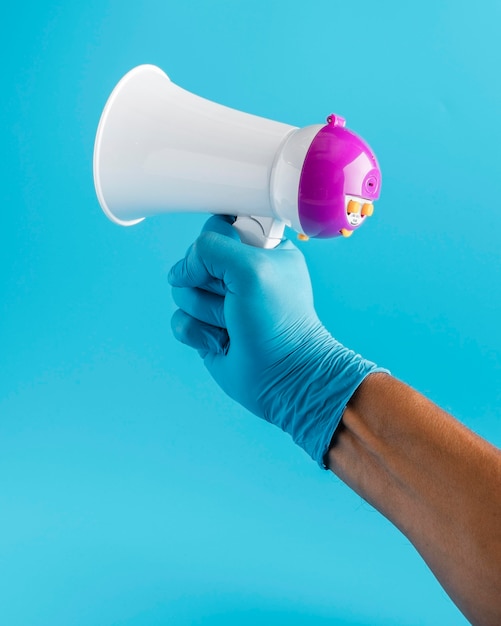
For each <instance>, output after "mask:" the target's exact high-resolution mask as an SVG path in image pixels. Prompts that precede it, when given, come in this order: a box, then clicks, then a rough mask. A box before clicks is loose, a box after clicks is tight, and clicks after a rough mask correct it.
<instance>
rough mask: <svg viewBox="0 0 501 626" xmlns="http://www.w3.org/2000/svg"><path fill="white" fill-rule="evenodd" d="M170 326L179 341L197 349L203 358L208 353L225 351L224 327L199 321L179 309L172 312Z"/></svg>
mask: <svg viewBox="0 0 501 626" xmlns="http://www.w3.org/2000/svg"><path fill="white" fill-rule="evenodd" d="M171 326H172V332H173V334H174V337H175V338H176V339H177V340H178V341H180V342H181V343H184V344H186V345H187V346H190V347H191V348H195V350H198V351H199V352H200V355H201V356H202V357H203V358H204V357H205V356H206V355H207V354H208V353H212V354H225V353H226V350H227V348H228V343H229V338H228V333H227V332H226V330H225V329H224V328H218V327H217V326H212V325H211V324H206V323H205V322H201V321H200V320H197V319H195V318H194V317H191V315H188V314H187V313H185V312H184V311H181V309H178V310H177V311H175V312H174V315H173V316H172V319H171Z"/></svg>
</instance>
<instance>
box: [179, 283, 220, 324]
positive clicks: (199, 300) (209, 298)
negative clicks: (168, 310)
mask: <svg viewBox="0 0 501 626" xmlns="http://www.w3.org/2000/svg"><path fill="white" fill-rule="evenodd" d="M172 297H173V299H174V302H175V303H176V304H177V306H178V307H179V308H180V309H182V310H183V311H184V312H185V313H188V315H191V317H195V318H196V319H198V320H200V321H201V322H205V323H206V324H210V325H211V326H218V327H219V328H226V323H225V320H224V298H223V297H222V296H219V295H217V294H214V293H211V292H209V291H205V290H204V289H197V288H195V287H173V288H172Z"/></svg>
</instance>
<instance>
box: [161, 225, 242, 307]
mask: <svg viewBox="0 0 501 626" xmlns="http://www.w3.org/2000/svg"><path fill="white" fill-rule="evenodd" d="M226 225H227V226H228V227H230V228H232V227H231V226H229V224H226ZM242 248H244V246H243V245H242V244H241V243H240V241H236V240H235V239H233V238H232V237H229V236H226V235H222V234H220V233H216V232H214V231H205V232H202V234H201V235H200V236H199V237H198V239H197V240H196V241H195V243H193V244H192V245H191V246H190V247H189V248H188V251H187V253H186V256H185V257H184V259H181V260H180V261H178V262H177V263H176V264H175V265H174V266H173V267H172V268H171V270H170V272H169V276H168V280H169V282H170V284H171V285H172V286H173V287H202V288H204V289H209V290H211V291H214V292H215V293H219V294H221V295H222V294H224V293H225V288H224V286H225V275H226V272H227V270H228V268H229V267H231V266H233V265H234V264H235V263H238V259H239V257H241V256H242Z"/></svg>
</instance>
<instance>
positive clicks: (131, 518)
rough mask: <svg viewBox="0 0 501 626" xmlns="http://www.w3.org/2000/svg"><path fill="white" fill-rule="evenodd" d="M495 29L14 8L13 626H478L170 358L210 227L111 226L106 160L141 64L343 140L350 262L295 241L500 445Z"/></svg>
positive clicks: (429, 20) (333, 9)
mask: <svg viewBox="0 0 501 626" xmlns="http://www.w3.org/2000/svg"><path fill="white" fill-rule="evenodd" d="M500 20H501V5H500V4H499V3H498V2H497V1H496V0H492V1H489V2H488V1H485V2H482V3H471V2H462V1H459V0H448V1H445V0H442V1H439V2H431V1H428V2H422V3H412V4H411V3H403V2H398V1H396V0H395V1H394V2H379V3H375V2H367V1H359V2H356V3H355V2H334V1H332V0H329V1H322V0H310V1H309V2H302V3H297V2H296V3H291V2H286V1H285V0H283V1H280V2H272V1H270V0H251V1H245V2H229V1H226V2H225V1H223V0H213V1H207V2H202V1H197V2H189V1H187V2H184V3H182V2H180V1H179V0H175V1H170V0H169V1H162V2H161V1H159V0H158V1H154V0H146V1H143V2H141V3H127V2H123V1H122V2H119V1H117V0H116V1H110V0H87V1H86V2H85V3H76V2H73V3H70V2H67V3H63V2H56V1H50V0H46V1H45V2H40V3H32V4H30V3H26V2H24V3H10V4H9V5H8V7H7V8H5V7H4V9H3V19H2V25H1V26H0V28H1V40H0V41H1V43H0V46H1V49H2V58H3V60H2V81H1V87H0V88H1V90H2V94H1V104H0V106H1V110H2V113H1V114H2V125H1V130H0V133H1V146H2V151H1V155H2V168H1V172H2V222H1V228H0V278H1V282H0V290H1V291H0V368H1V377H0V415H1V419H0V623H2V624H5V625H7V624H8V625H9V626H28V625H29V626H49V625H50V626H103V625H117V626H118V625H120V626H154V625H155V626H156V625H159V624H162V625H163V624H172V625H173V626H188V625H195V626H199V625H200V626H202V625H203V626H216V625H217V626H225V625H229V624H231V625H234V624H239V625H240V624H241V625H246V624H256V623H258V622H260V623H263V624H267V625H270V626H278V625H287V626H295V625H301V626H308V625H310V624H311V625H318V626H323V625H324V624H325V625H327V624H332V623H335V624H346V625H350V626H355V625H361V624H370V625H372V626H374V625H378V624H381V625H383V624H384V625H385V626H387V625H398V626H404V625H418V624H419V625H436V624H448V625H449V626H456V625H462V624H465V623H466V622H465V620H464V618H462V616H461V615H460V614H459V612H458V611H457V609H456V608H455V607H454V606H453V605H452V603H451V602H450V601H449V600H448V598H447V597H446V595H445V594H444V592H443V591H442V590H441V588H440V587H439V585H438V583H437V582H436V581H435V579H434V578H433V576H432V574H431V573H430V572H429V570H428V569H427V567H426V566H425V565H424V564H423V563H422V562H421V560H420V558H419V557H418V555H417V554H416V553H415V551H414V550H413V548H412V546H410V544H409V543H408V542H407V541H406V539H405V538H404V537H403V536H402V535H400V534H399V532H398V531H397V530H395V529H394V528H393V527H392V526H391V525H390V524H389V523H388V522H387V521H386V520H385V519H383V518H382V517H381V516H380V515H379V514H378V513H377V512H375V511H374V510H373V509H371V507H369V506H368V505H367V504H365V503H364V502H363V501H362V500H361V499H360V498H359V497H358V496H356V495H354V494H353V493H352V492H350V490H349V489H348V488H346V487H345V486H344V485H343V484H342V483H340V481H339V480H337V479H336V478H335V477H334V476H332V475H331V474H329V473H328V472H321V471H319V470H318V468H317V467H316V465H315V464H314V463H313V462H312V461H311V460H310V459H309V458H308V457H307V456H306V454H305V453H304V452H303V451H302V450H300V449H299V448H296V447H295V446H294V445H293V444H292V443H291V441H290V440H289V438H288V437H287V436H286V435H284V434H283V433H281V432H279V431H278V430H276V429H274V428H273V427H271V426H269V425H268V424H265V423H262V422H260V421H259V420H257V419H256V418H254V417H253V416H251V415H249V414H247V413H246V412H245V411H244V410H243V409H241V408H240V407H239V406H236V405H235V404H233V402H232V401H231V400H230V399H228V398H226V397H225V396H224V395H223V394H222V392H220V391H219V389H218V388H217V387H216V385H215V384H214V383H213V382H212V380H210V378H209V376H208V374H207V373H206V371H205V369H204V367H203V364H202V363H201V361H200V360H199V358H198V356H197V354H196V353H194V352H192V351H190V350H189V349H188V348H186V347H185V346H182V345H180V344H177V343H176V341H175V340H174V339H173V337H172V335H171V332H170V316H171V314H172V312H173V311H174V305H173V303H172V301H171V298H170V290H169V287H168V284H167V280H166V274H167V271H168V269H169V267H170V266H171V265H172V264H173V263H174V262H175V261H176V260H177V259H178V258H180V257H181V256H182V255H183V253H184V251H185V249H186V248H187V247H188V245H189V244H190V243H191V241H192V240H193V239H194V237H195V236H196V235H197V233H198V231H199V229H200V227H201V226H202V224H203V222H204V220H205V217H204V216H203V215H167V216H162V217H158V218H152V219H150V220H146V221H145V222H143V223H142V224H140V225H138V226H136V227H134V228H120V227H118V226H116V225H114V224H112V223H111V222H109V221H108V220H107V219H106V218H105V216H104V215H103V214H102V212H101V210H100V208H99V205H98V203H97V200H96V197H95V193H94V188H93V181H92V151H93V141H94V135H95V130H96V127H97V123H98V120H99V116H100V113H101V110H102V107H103V106H104V103H105V101H106V99H107V97H108V95H109V93H110V91H111V90H112V88H113V87H114V85H115V84H116V82H117V81H118V80H119V79H120V78H121V76H122V75H123V74H124V73H125V72H126V71H128V70H129V69H131V68H132V67H133V66H135V65H138V64H140V63H154V64H157V65H159V66H160V67H162V68H163V69H164V70H165V71H166V72H167V73H168V74H169V75H170V77H171V78H172V80H173V81H174V82H176V83H177V84H179V85H181V86H182V87H184V88H185V89H188V90H190V91H193V92H194V93H196V94H198V95H201V96H204V97H206V98H209V99H212V100H215V101H217V102H221V103H223V104H226V105H228V106H232V107H234V108H237V109H241V110H244V111H248V112H251V113H255V114H258V115H262V116H265V117H269V118H272V119H276V120H279V121H283V122H286V123H289V124H294V125H297V126H305V125H308V124H313V123H322V122H323V121H324V119H325V117H326V115H327V114H329V113H330V112H332V111H334V112H338V113H340V114H342V115H344V116H345V117H346V118H347V120H348V124H349V126H350V127H351V128H353V129H355V130H356V131H357V132H359V133H360V134H361V135H362V136H364V137H365V138H366V139H367V140H368V141H369V142H370V143H371V145H372V146H373V147H374V148H375V150H376V153H377V155H378V157H379V160H380V163H381V166H382V169H383V194H382V197H381V200H380V201H379V202H378V203H377V205H376V212H375V215H374V217H373V218H371V220H370V223H368V224H367V225H366V226H365V227H364V228H363V229H361V230H360V231H359V232H358V233H356V235H354V236H353V237H352V238H351V239H349V240H343V241H340V240H331V241H310V242H308V243H305V244H301V247H302V249H303V250H304V253H305V255H306V257H307V261H308V264H309V267H310V269H311V276H312V281H313V285H314V291H315V295H316V305H317V309H318V312H319V314H320V317H321V318H322V320H323V321H324V322H325V324H326V325H327V327H328V328H329V329H330V330H331V331H332V332H333V333H334V334H335V335H336V336H337V337H338V338H339V339H340V340H341V341H342V342H343V343H345V344H346V345H348V346H350V347H352V348H354V349H357V350H359V351H360V352H362V353H363V354H364V355H365V356H367V357H368V358H371V359H373V360H376V361H377V362H378V363H380V364H381V365H384V366H386V367H388V368H390V369H391V370H392V372H393V373H394V374H395V375H396V376H398V377H400V378H402V379H404V380H405V381H407V382H408V383H410V384H411V385H413V386H414V387H416V388H417V389H419V390H421V391H422V392H424V393H425V394H426V395H428V396H429V397H431V398H432V399H433V400H435V401H436V402H438V403H439V404H440V405H441V406H443V407H444V408H446V409H448V410H449V411H451V412H452V413H453V414H455V415H456V416H457V417H458V418H459V419H460V420H462V421H463V422H465V423H466V424H468V425H469V426H470V427H471V428H472V429H474V430H475V431H477V432H478V433H480V434H481V435H482V436H484V437H486V438H488V439H489V440H491V441H492V442H493V443H495V444H496V445H500V444H501V428H500V420H499V407H500V406H501V395H500V393H501V392H500V384H499V382H500V379H501V376H500V374H501V362H500V352H501V350H500V349H501V325H500V324H499V309H500V302H501V298H500V292H499V259H500V254H499V238H500V235H501V211H500V210H499V194H500V190H501V163H500V158H499V145H500V142H501V123H500V112H501V87H500V82H501V81H500V79H499V66H500V62H501V45H500V43H499V30H498V29H499V23H500ZM291 288H293V286H291Z"/></svg>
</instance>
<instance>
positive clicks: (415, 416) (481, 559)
mask: <svg viewBox="0 0 501 626" xmlns="http://www.w3.org/2000/svg"><path fill="white" fill-rule="evenodd" d="M327 464H328V467H329V468H330V469H331V470H332V471H333V472H334V473H335V474H336V475H337V476H339V478H341V479H342V480H343V481H344V482H345V483H346V484H348V485H349V486H350V487H351V488H352V489H353V490H354V491H356V492H357V493H358V494H359V495H361V496H362V497H363V498H364V499H365V500H367V501H368V502H369V503H370V504H372V505H373V506H374V507H375V508H376V509H377V510H378V511H379V512H380V513H382V514H383V515H384V516H385V517H387V518H388V519H389V520H390V521H391V522H392V523H393V524H395V526H396V527H397V528H399V529H400V530H401V531H402V533H403V534H404V535H405V536H406V537H407V538H408V539H409V540H410V541H411V542H412V544H413V545H414V546H415V548H416V549H417V550H418V552H419V553H420V554H421V556H422V557H423V559H424V560H425V561H426V563H427V564H428V566H429V567H430V569H431V570H432V572H433V573H434V574H435V576H436V578H437V579H438V581H439V582H440V584H441V585H442V586H443V588H444V589H445V591H446V592H447V593H448V595H449V596H450V597H451V599H452V600H453V601H454V602H455V604H456V605H457V606H458V608H459V609H460V610H461V611H462V612H463V613H464V615H465V616H466V617H467V618H468V619H469V620H470V621H471V622H472V624H475V625H478V626H499V624H501V451H500V450H499V449H497V448H495V447H494V446H492V445H491V444H489V443H488V442H486V441H485V440H483V439H481V438H480V437H478V436H477V435H475V434H474V433H472V432H471V431H470V430H468V429H467V428H466V427H465V426H464V425H462V424H461V423H460V422H458V421H457V420H456V419H454V418H453V417H452V416H450V415H449V414H447V413H446V412H445V411H443V410H441V409H440V408H439V407H437V406H436V405H435V404H433V403H432V402H430V401H429V400H428V399H427V398H425V397H424V396H422V395H421V394H419V393H418V392H417V391H415V390H413V389H411V388H410V387H408V386H407V385H405V384H404V383H402V382H400V381H398V380H396V379H395V378H393V377H391V376H388V375H385V374H374V375H371V376H369V377H368V378H367V379H366V380H365V381H364V382H363V383H362V384H361V385H360V387H359V388H358V390H357V391H356V392H355V394H354V395H353V397H352V398H351V400H350V401H349V403H348V405H347V407H346V409H345V411H344V414H343V419H342V422H341V425H340V427H339V428H338V430H337V432H336V434H335V436H334V438H333V441H332V444H331V447H330V449H329V453H328V457H327Z"/></svg>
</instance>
